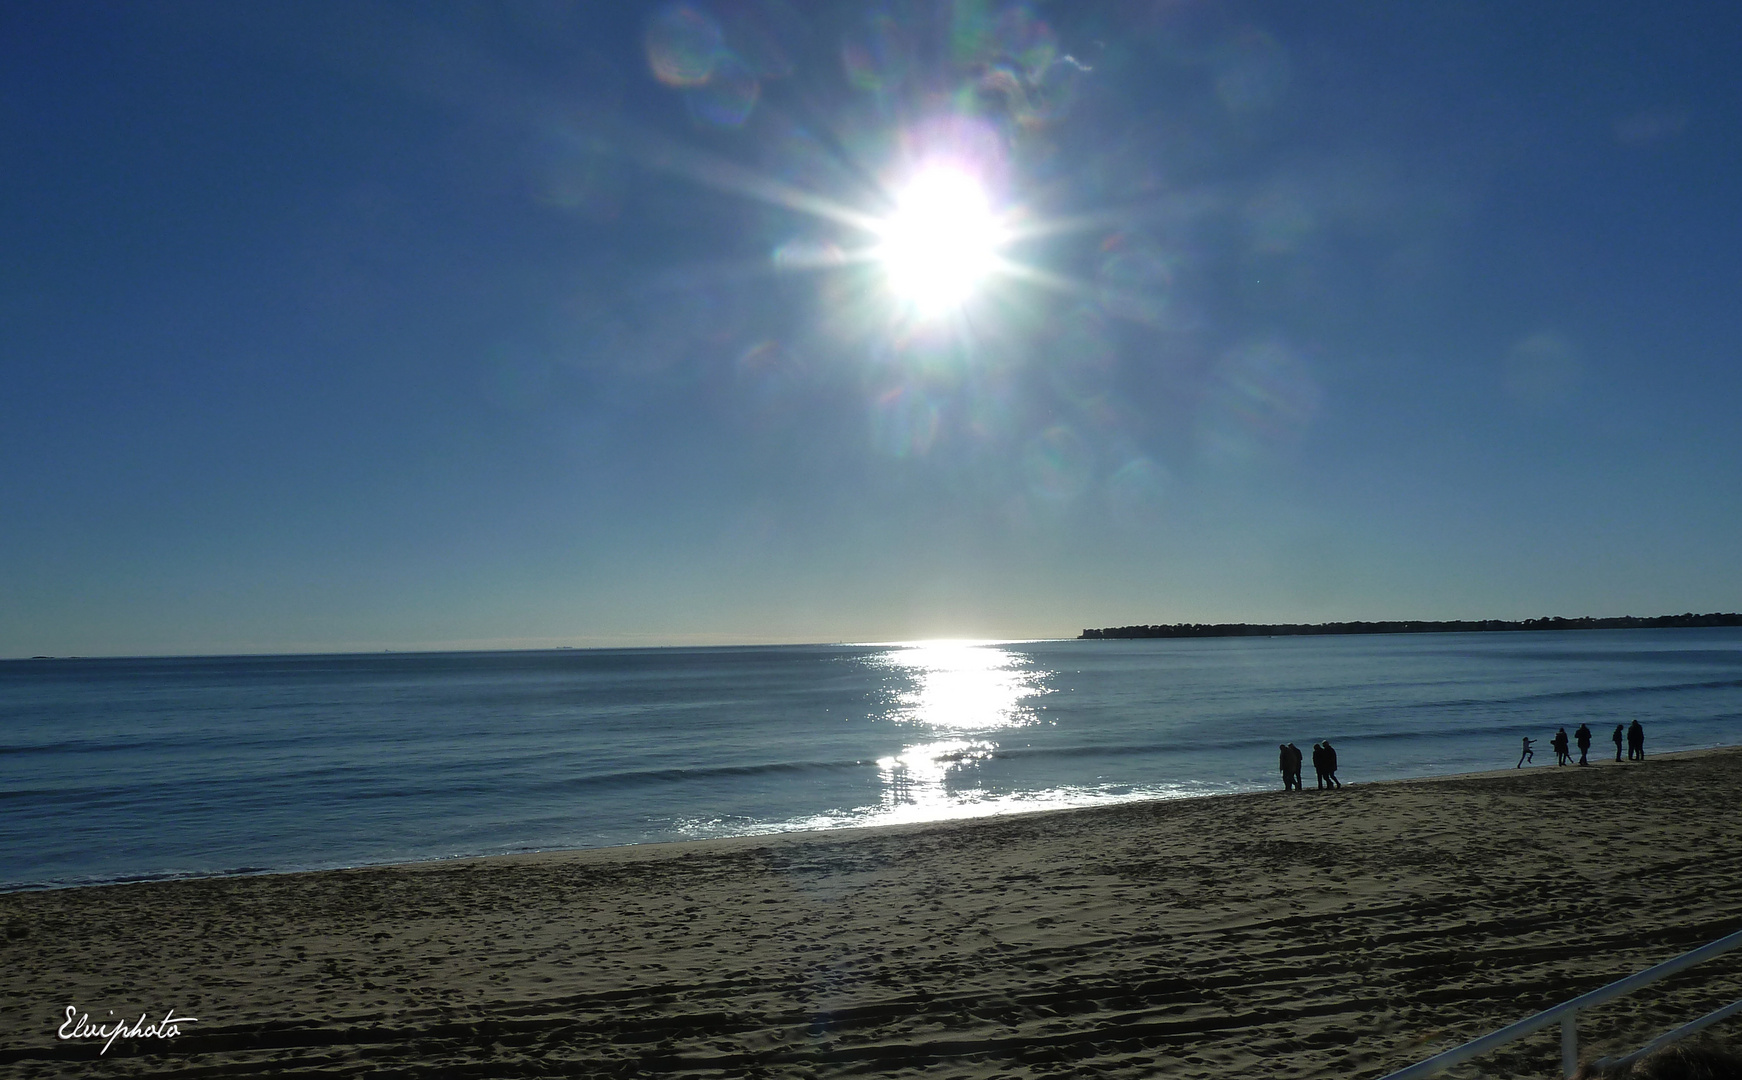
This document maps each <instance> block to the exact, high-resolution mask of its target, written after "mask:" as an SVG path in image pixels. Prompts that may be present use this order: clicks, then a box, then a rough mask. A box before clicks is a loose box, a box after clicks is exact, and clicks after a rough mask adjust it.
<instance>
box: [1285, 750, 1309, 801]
mask: <svg viewBox="0 0 1742 1080" xmlns="http://www.w3.org/2000/svg"><path fill="white" fill-rule="evenodd" d="M1288 754H1289V757H1290V758H1292V759H1293V761H1294V789H1295V790H1296V791H1299V790H1300V766H1301V762H1302V761H1304V760H1305V758H1303V757H1302V756H1301V752H1300V747H1298V746H1296V745H1295V744H1293V743H1289V744H1288Z"/></svg>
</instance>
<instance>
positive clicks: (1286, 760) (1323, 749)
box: [1277, 739, 1343, 791]
mask: <svg viewBox="0 0 1742 1080" xmlns="http://www.w3.org/2000/svg"><path fill="white" fill-rule="evenodd" d="M1277 749H1279V750H1280V751H1281V755H1280V759H1279V761H1278V764H1279V765H1281V767H1282V790H1284V791H1300V790H1302V788H1301V783H1300V767H1301V762H1302V761H1303V760H1304V757H1303V755H1302V754H1301V752H1300V747H1298V746H1296V745H1295V744H1293V743H1283V744H1281V745H1280V746H1279V747H1278V748H1277ZM1313 772H1315V773H1318V776H1319V789H1320V790H1323V789H1325V788H1340V787H1342V786H1343V782H1342V781H1341V780H1338V779H1337V751H1336V748H1334V747H1333V746H1331V740H1329V739H1326V740H1325V741H1324V742H1316V743H1313Z"/></svg>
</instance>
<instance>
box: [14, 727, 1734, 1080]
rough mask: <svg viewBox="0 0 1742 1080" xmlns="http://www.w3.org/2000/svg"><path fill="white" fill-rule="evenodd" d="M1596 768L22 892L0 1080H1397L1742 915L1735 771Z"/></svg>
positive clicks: (1714, 975)
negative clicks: (531, 1079) (948, 1079)
mask: <svg viewBox="0 0 1742 1080" xmlns="http://www.w3.org/2000/svg"><path fill="white" fill-rule="evenodd" d="M1607 764H1608V765H1610V766H1612V767H1610V768H1603V767H1593V768H1588V769H1580V768H1577V767H1568V768H1553V767H1544V768H1538V769H1526V770H1493V771H1488V772H1481V773H1474V774H1464V775H1460V776H1443V777H1429V778H1416V779H1409V780H1395V781H1374V782H1369V783H1361V784H1351V785H1349V786H1347V787H1345V788H1344V789H1342V790H1341V791H1338V792H1336V793H1334V794H1327V795H1326V796H1325V797H1322V798H1315V797H1314V796H1315V795H1316V794H1317V792H1316V791H1309V792H1303V793H1299V794H1288V793H1284V792H1283V791H1281V790H1274V791H1268V792H1251V793H1241V794H1236V795H1228V796H1206V797H1201V798H1188V799H1178V800H1153V801H1146V802H1132V803H1123V804H1116V805H1110V806H1102V807H1087V808H1075V809H1069V810H1046V811H1037V812H1034V813H1024V814H1010V815H1003V816H998V817H985V818H971V819H962V820H955V821H946V822H927V823H912V824H899V825H881V826H870V827H859V828H853V829H842V830H828V831H818V832H809V833H788V834H773V835H763V836H741V837H725V838H716V839H709V840H696V841H681V842H672V843H665V844H642V845H630V846H626V847H617V848H592V849H578V850H569V851H562V852H529V853H518V854H509V855H493V856H482V857H473V858H469V859H452V860H439V861H434V862H417V863H408V864H398V865H394V866H377V867H368V868H357V869H347V870H330V871H313V872H304V873H296V874H289V873H286V874H263V875H254V876H247V877H222V878H200V879H185V880H176V881H167V882H163V881H160V882H135V883H129V884H127V885H111V886H93V887H87V888H77V889H59V890H43V891H32V892H14V893H8V894H4V895H0V928H3V930H4V933H5V934H6V949H7V956H8V961H9V962H8V963H7V964H6V965H4V970H3V971H0V1076H13V1075H16V1076H33V1077H34V1076H51V1075H68V1076H71V1075H75V1074H77V1075H79V1076H87V1075H97V1076H107V1075H116V1076H121V1075H137V1074H138V1073H139V1072H140V1071H141V1070H145V1071H150V1072H152V1073H154V1074H158V1073H162V1074H168V1075H175V1074H178V1073H185V1074H189V1075H192V1074H194V1073H201V1074H210V1073H211V1072H213V1071H214V1070H216V1071H222V1072H234V1071H250V1072H258V1073H263V1074H267V1075H275V1074H280V1073H290V1072H296V1073H298V1074H302V1075H308V1074H315V1075H327V1076H333V1077H338V1076H348V1075H354V1074H359V1073H361V1072H364V1071H368V1070H369V1069H375V1070H386V1071H393V1072H397V1073H399V1074H400V1075H408V1076H422V1075H428V1076H436V1075H444V1076H451V1075H461V1076H501V1075H530V1074H533V1073H544V1072H561V1071H568V1072H571V1073H574V1074H578V1075H628V1074H632V1073H641V1074H647V1073H653V1074H660V1075H676V1076H696V1077H702V1076H722V1075H725V1076H739V1075H742V1076H782V1077H784V1076H795V1077H796V1076H847V1075H862V1074H864V1073H865V1072H867V1071H872V1072H875V1073H877V1074H878V1075H891V1076H921V1075H926V1076H932V1075H949V1076H960V1077H967V1078H981V1077H983V1078H985V1080H991V1078H993V1077H998V1076H1005V1075H1010V1074H1012V1073H1015V1074H1019V1075H1022V1074H1034V1073H1045V1072H1051V1071H1055V1070H1063V1071H1065V1072H1072V1071H1078V1070H1087V1071H1092V1072H1094V1073H1095V1074H1096V1075H1098V1076H1111V1077H1124V1076H1131V1077H1137V1076H1146V1075H1152V1074H1154V1073H1155V1072H1158V1071H1160V1072H1163V1073H1166V1074H1168V1075H1178V1076H1184V1077H1191V1078H1196V1080H1222V1078H1224V1077H1227V1078H1232V1077H1235V1076H1245V1075H1251V1074H1253V1073H1259V1074H1263V1075H1272V1076H1290V1077H1293V1076H1299V1077H1307V1076H1320V1075H1331V1074H1336V1075H1346V1076H1352V1077H1375V1076H1379V1075H1383V1073H1385V1072H1387V1071H1390V1070H1391V1069H1395V1068H1400V1067H1402V1066H1404V1065H1407V1064H1410V1063H1412V1062H1413V1061H1416V1060H1420V1059H1422V1058H1425V1057H1427V1056H1430V1055H1431V1054H1432V1053H1434V1052H1437V1051H1438V1050H1441V1049H1445V1048H1447V1047H1449V1046H1451V1045H1455V1044H1456V1043H1459V1042H1462V1041H1465V1040H1466V1039H1468V1038H1473V1037H1475V1036H1478V1035H1481V1034H1484V1033H1486V1032H1487V1031H1491V1030H1494V1029H1496V1028H1498V1027H1500V1026H1503V1025H1504V1024H1506V1023H1510V1022H1512V1021H1514V1020H1517V1019H1520V1018H1522V1017H1523V1016H1525V1015H1528V1014H1529V1013H1531V1012H1534V1011H1536V1010H1537V1009H1539V1008H1543V1007H1547V1006H1549V1005H1552V1004H1555V1003H1557V1002H1559V1001H1564V1000H1566V999H1568V998H1571V997H1573V996H1576V995H1577V994H1578V993H1582V992H1585V991H1587V990H1590V989H1593V988H1594V987H1596V986H1600V985H1603V984H1604V983H1607V982H1610V981H1613V980H1614V979H1616V978H1620V977H1622V976H1625V975H1628V974H1631V973H1633V972H1635V971H1638V970H1642V969H1643V968H1645V967H1648V966H1650V965H1651V964H1653V963H1656V962H1659V961H1661V960H1664V959H1667V958H1669V957H1671V956H1674V955H1677V954H1679V953H1681V952H1684V951H1686V950H1687V949H1689V948H1693V947H1696V946H1698V945H1700V944H1703V943H1705V942H1706V941H1709V940H1712V939H1714V938H1716V937H1719V936H1722V934H1723V933H1727V932H1730V931H1732V930H1734V929H1736V928H1737V927H1738V926H1742V897H1739V896H1738V894H1737V892H1736V889H1735V887H1734V886H1735V882H1736V881H1737V880H1739V879H1742V749H1739V748H1718V749H1710V750H1698V751H1684V752H1679V753H1666V754H1662V755H1658V756H1655V757H1653V758H1651V759H1648V760H1647V761H1646V762H1645V763H1644V764H1643V765H1639V764H1633V765H1631V766H1630V767H1627V768H1620V767H1613V766H1615V763H1614V762H1608V763H1607ZM1709 968H1710V970H1709V971H1708V969H1707V967H1702V968H1697V969H1694V971H1692V972H1689V973H1685V976H1687V977H1684V976H1676V977H1674V978H1672V979H1670V980H1666V981H1665V982H1664V983H1663V984H1660V986H1659V988H1658V989H1656V990H1654V991H1653V992H1652V993H1650V994H1646V995H1640V996H1636V997H1633V998H1627V999H1623V1000H1622V1001H1621V1002H1618V1003H1616V1004H1614V1005H1611V1006H1604V1007H1602V1008H1599V1009H1597V1010H1593V1011H1592V1012H1591V1013H1590V1014H1589V1015H1588V1017H1586V1018H1585V1019H1583V1020H1581V1026H1580V1033H1581V1045H1582V1046H1584V1047H1586V1048H1587V1049H1588V1050H1589V1051H1590V1052H1591V1053H1593V1054H1596V1053H1608V1052H1611V1051H1619V1050H1626V1049H1630V1048H1634V1047H1637V1046H1639V1045H1642V1044H1643V1043H1644V1042H1645V1041H1647V1040H1649V1039H1650V1038H1651V1037H1653V1036H1655V1035H1656V1034H1658V1033H1660V1032H1661V1031H1663V1030H1667V1029H1668V1028H1669V1027H1673V1026H1675V1025H1676V1024H1677V1023H1680V1022H1683V1021H1685V1020H1689V1019H1692V1018H1693V1017H1695V1016H1698V1015H1701V1014H1703V1013H1704V1012H1706V1011H1709V1010H1710V1009H1711V1008H1714V1007H1716V1006H1718V1005H1722V1004H1727V1003H1728V1002H1730V1001H1733V1000H1735V999H1736V998H1737V997H1742V971H1738V970H1737V968H1736V965H1734V964H1731V965H1729V966H1728V967H1726V966H1725V965H1724V964H1723V962H1722V961H1714V962H1713V964H1711V965H1709ZM69 1004H70V1005H75V1006H77V1007H78V1008H80V1009H82V1010H86V1011H89V1012H90V1013H91V1014H92V1016H93V1017H95V1016H97V1015H99V1012H98V1010H103V1014H106V1012H107V1010H109V1009H114V1010H115V1014H116V1015H117V1016H135V1017H136V1016H138V1015H140V1013H142V1012H149V1013H150V1014H151V1015H152V1017H153V1018H154V1019H155V1018H156V1017H158V1016H160V1015H161V1014H162V1013H163V1011H164V1010H165V1009H167V1008H172V1007H173V1008H174V1009H175V1011H176V1013H177V1015H178V1016H195V1017H199V1018H201V1019H200V1021H199V1022H198V1023H197V1024H193V1025H191V1026H190V1029H189V1030H188V1031H186V1032H184V1033H183V1034H182V1035H181V1036H179V1037H178V1038H176V1039H173V1040H158V1041H155V1042H153V1041H149V1040H143V1039H141V1040H133V1041H128V1040H121V1041H118V1042H117V1043H116V1044H115V1045H114V1046H113V1048H112V1049H111V1050H110V1051H109V1053H108V1054H107V1055H99V1054H98V1053H97V1050H98V1047H97V1046H95V1045H82V1044H79V1043H77V1042H69V1041H61V1040H58V1039H56V1038H55V1029H56V1027H57V1026H58V1025H59V1024H60V1023H61V1019H62V1017H61V1013H60V1010H61V1009H63V1008H64V1007H65V1006H66V1005H69ZM1726 1025H1727V1026H1728V1027H1729V1031H1728V1032H1726V1031H1725V1030H1724V1029H1723V1028H1720V1030H1719V1034H1726V1033H1729V1034H1731V1037H1733V1038H1734V1037H1736V1034H1735V1032H1736V1026H1737V1025H1736V1023H1734V1022H1726ZM1556 1060H1558V1047H1557V1043H1556V1040H1555V1038H1554V1033H1553V1032H1548V1033H1545V1034H1543V1035H1542V1036H1541V1037H1536V1036H1533V1037H1531V1038H1530V1039H1527V1040H1524V1041H1522V1042H1520V1043H1517V1044H1514V1045H1513V1047H1511V1048H1509V1049H1507V1050H1505V1051H1501V1052H1497V1053H1496V1054H1495V1055H1493V1056H1492V1057H1491V1058H1488V1059H1485V1061H1484V1063H1483V1067H1484V1068H1485V1069H1490V1070H1494V1071H1498V1072H1506V1071H1517V1072H1522V1071H1525V1070H1527V1069H1530V1068H1537V1067H1538V1066H1540V1067H1541V1071H1543V1072H1544V1073H1545V1074H1546V1071H1547V1070H1548V1069H1550V1068H1552V1066H1553V1063H1554V1062H1555V1061H1556Z"/></svg>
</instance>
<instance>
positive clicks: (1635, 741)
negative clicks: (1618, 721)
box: [1627, 720, 1645, 761]
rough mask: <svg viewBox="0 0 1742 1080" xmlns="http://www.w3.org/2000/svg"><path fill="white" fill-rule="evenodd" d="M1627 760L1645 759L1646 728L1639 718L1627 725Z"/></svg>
mask: <svg viewBox="0 0 1742 1080" xmlns="http://www.w3.org/2000/svg"><path fill="white" fill-rule="evenodd" d="M1627 760H1628V761H1644V760H1645V728H1644V727H1642V726H1641V725H1640V723H1639V721H1637V720H1635V721H1633V723H1631V724H1628V725H1627Z"/></svg>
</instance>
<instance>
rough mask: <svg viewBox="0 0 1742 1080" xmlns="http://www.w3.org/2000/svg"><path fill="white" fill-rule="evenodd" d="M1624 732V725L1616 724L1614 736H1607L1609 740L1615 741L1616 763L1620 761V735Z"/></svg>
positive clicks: (1625, 728)
mask: <svg viewBox="0 0 1742 1080" xmlns="http://www.w3.org/2000/svg"><path fill="white" fill-rule="evenodd" d="M1626 730H1627V725H1626V724H1616V725H1615V734H1613V735H1611V736H1609V737H1610V738H1611V739H1614V740H1615V760H1616V761H1620V760H1621V736H1622V733H1624V732H1625V731H1626Z"/></svg>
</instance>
